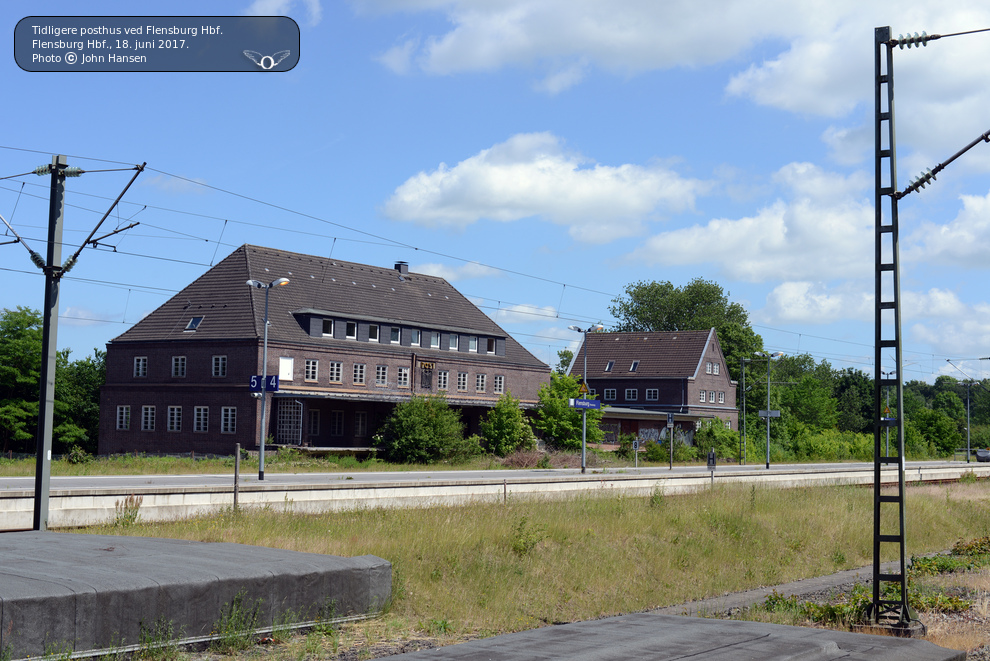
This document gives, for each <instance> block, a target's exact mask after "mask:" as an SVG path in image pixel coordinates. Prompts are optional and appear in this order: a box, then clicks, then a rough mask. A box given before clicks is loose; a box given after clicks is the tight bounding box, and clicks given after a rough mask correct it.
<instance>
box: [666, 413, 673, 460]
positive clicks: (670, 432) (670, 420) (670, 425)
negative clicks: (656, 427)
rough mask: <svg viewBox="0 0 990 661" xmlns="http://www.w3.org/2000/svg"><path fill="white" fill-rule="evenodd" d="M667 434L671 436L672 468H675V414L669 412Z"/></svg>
mask: <svg viewBox="0 0 990 661" xmlns="http://www.w3.org/2000/svg"><path fill="white" fill-rule="evenodd" d="M667 435H668V436H670V470H674V414H673V413H668V414H667Z"/></svg>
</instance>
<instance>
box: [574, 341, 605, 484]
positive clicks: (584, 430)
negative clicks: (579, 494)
mask: <svg viewBox="0 0 990 661" xmlns="http://www.w3.org/2000/svg"><path fill="white" fill-rule="evenodd" d="M604 329H605V327H604V326H602V325H601V324H594V325H593V326H589V327H588V329H587V330H585V329H583V328H581V327H580V326H568V327H567V330H572V331H574V332H575V333H581V334H582V338H581V344H582V345H583V346H584V371H583V372H582V373H581V380H582V381H583V382H584V389H585V391H587V390H588V333H591V332H598V331H600V330H604ZM587 441H588V410H587V409H581V472H582V473H583V472H584V471H585V468H586V466H587V456H588V454H587Z"/></svg>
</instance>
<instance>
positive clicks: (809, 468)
mask: <svg viewBox="0 0 990 661" xmlns="http://www.w3.org/2000/svg"><path fill="white" fill-rule="evenodd" d="M960 463H964V462H958V461H956V462H949V461H909V462H907V464H906V470H907V471H908V472H910V471H912V470H915V471H916V470H918V469H919V468H920V469H922V470H925V469H927V468H935V467H945V466H956V467H958V466H959V464H960ZM872 467H873V464H872V463H835V464H779V465H774V464H771V466H770V470H769V471H767V469H766V468H765V464H747V465H744V466H737V465H736V464H721V465H720V466H719V467H718V468H717V469H716V473H727V472H743V473H746V472H750V473H768V472H769V473H774V474H781V473H815V472H829V471H834V470H854V469H860V470H872ZM707 473H708V470H707V469H706V467H705V466H704V465H697V466H674V469H673V471H671V470H670V469H668V468H666V467H650V468H608V469H604V470H603V469H588V475H643V476H656V477H663V476H666V475H671V474H675V475H690V474H707ZM579 474H580V469H578V468H567V469H513V470H429V471H380V472H366V471H357V472H340V473H273V472H271V471H270V470H269V471H267V472H266V473H265V480H264V483H265V484H268V485H272V486H275V485H308V484H332V483H335V482H339V481H342V480H346V481H348V482H350V483H351V484H361V483H377V484H381V483H389V482H403V483H409V482H418V483H421V484H429V483H430V482H436V481H451V480H456V481H468V482H475V481H499V482H500V481H502V480H506V479H519V478H524V477H551V478H552V477H555V476H556V477H565V476H574V475H579ZM232 479H233V472H231V473H228V474H207V475H109V476H99V475H94V476H75V477H63V476H55V477H52V478H51V489H52V490H62V489H65V490H70V489H71V490H75V489H124V490H126V489H132V488H136V487H149V486H150V487H201V486H226V485H229V484H230V483H231V480H232ZM257 483H258V474H257V473H256V472H251V471H247V472H245V471H242V472H241V484H257ZM33 489H34V477H4V476H2V475H0V491H5V490H10V491H17V490H33Z"/></svg>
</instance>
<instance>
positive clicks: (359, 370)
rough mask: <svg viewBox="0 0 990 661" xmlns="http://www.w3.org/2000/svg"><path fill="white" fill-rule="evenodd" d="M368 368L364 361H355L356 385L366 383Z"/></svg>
mask: <svg viewBox="0 0 990 661" xmlns="http://www.w3.org/2000/svg"><path fill="white" fill-rule="evenodd" d="M366 369H367V365H365V364H364V363H354V385H356V386H363V385H364V373H365V370H366Z"/></svg>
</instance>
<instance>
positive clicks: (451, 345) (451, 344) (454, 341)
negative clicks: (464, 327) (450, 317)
mask: <svg viewBox="0 0 990 661" xmlns="http://www.w3.org/2000/svg"><path fill="white" fill-rule="evenodd" d="M457 339H458V338H457V333H451V334H450V341H449V342H448V343H447V347H448V348H449V349H450V350H451V351H457V346H458V342H457Z"/></svg>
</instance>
